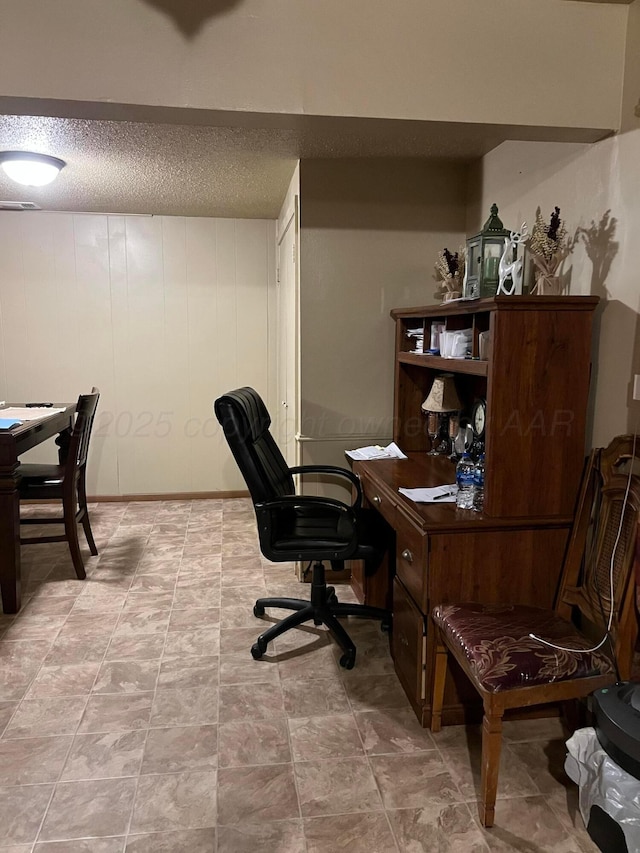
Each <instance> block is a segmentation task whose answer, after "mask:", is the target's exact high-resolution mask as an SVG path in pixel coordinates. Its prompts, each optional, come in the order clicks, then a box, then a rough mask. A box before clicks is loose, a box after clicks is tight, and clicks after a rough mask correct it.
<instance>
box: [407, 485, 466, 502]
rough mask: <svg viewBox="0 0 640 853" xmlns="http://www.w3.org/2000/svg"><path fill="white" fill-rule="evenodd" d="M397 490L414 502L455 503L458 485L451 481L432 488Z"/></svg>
mask: <svg viewBox="0 0 640 853" xmlns="http://www.w3.org/2000/svg"><path fill="white" fill-rule="evenodd" d="M398 491H399V492H400V494H401V495H404V496H405V497H407V498H409V500H411V501H415V503H422V504H431V503H434V502H435V503H439V504H451V503H455V500H456V493H457V491H458V487H457V486H456V484H455V483H451V484H446V485H444V486H434V487H433V488H432V489H427V488H425V489H398Z"/></svg>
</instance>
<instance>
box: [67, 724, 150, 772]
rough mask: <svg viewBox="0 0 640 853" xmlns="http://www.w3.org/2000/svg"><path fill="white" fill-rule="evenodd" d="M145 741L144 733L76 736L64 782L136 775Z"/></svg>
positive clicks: (68, 758)
mask: <svg viewBox="0 0 640 853" xmlns="http://www.w3.org/2000/svg"><path fill="white" fill-rule="evenodd" d="M145 739H146V732H144V731H133V732H104V733H101V734H88V735H76V737H75V739H74V741H73V746H72V747H71V751H70V752H69V755H68V757H67V761H66V763H65V765H64V769H63V771H62V776H61V780H62V781H63V782H71V781H74V780H78V779H109V778H113V777H119V776H136V775H137V774H138V772H139V770H140V764H141V762H142V753H143V750H144V744H145Z"/></svg>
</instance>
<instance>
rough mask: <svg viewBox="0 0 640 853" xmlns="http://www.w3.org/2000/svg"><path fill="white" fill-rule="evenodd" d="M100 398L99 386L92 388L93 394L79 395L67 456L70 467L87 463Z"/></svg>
mask: <svg viewBox="0 0 640 853" xmlns="http://www.w3.org/2000/svg"><path fill="white" fill-rule="evenodd" d="M99 399H100V392H99V390H98V389H97V388H92V390H91V394H81V395H80V396H79V397H78V404H77V406H76V421H75V424H74V426H73V434H72V436H71V442H70V444H69V455H68V457H67V464H68V466H69V468H70V469H73V470H79V469H80V468H83V467H84V466H85V465H86V464H87V455H88V453H89V439H90V438H91V428H92V427H93V419H94V417H95V414H96V409H97V407H98V400H99Z"/></svg>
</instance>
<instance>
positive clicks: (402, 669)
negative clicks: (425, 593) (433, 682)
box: [391, 578, 427, 705]
mask: <svg viewBox="0 0 640 853" xmlns="http://www.w3.org/2000/svg"><path fill="white" fill-rule="evenodd" d="M391 642H392V652H393V662H394V664H395V668H396V672H397V673H398V676H399V677H400V680H401V681H402V683H403V684H404V686H405V690H406V691H407V693H408V695H409V698H410V699H411V701H412V702H413V703H414V704H417V705H420V704H421V703H422V702H423V701H424V699H425V698H426V651H427V631H426V622H425V618H424V616H423V615H422V613H420V611H419V610H418V608H417V607H416V606H415V604H414V603H413V601H412V600H411V597H410V596H409V595H407V592H406V590H405V589H404V587H403V586H402V584H401V583H400V582H399V580H398V578H394V581H393V634H392V640H391Z"/></svg>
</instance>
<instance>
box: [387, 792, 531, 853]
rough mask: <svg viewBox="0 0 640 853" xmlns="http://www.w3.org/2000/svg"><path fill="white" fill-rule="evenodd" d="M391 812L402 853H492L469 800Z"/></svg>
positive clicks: (390, 818) (391, 820)
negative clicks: (469, 804) (454, 803)
mask: <svg viewBox="0 0 640 853" xmlns="http://www.w3.org/2000/svg"><path fill="white" fill-rule="evenodd" d="M471 808H475V805H473V804H472V806H471ZM387 816H388V818H389V822H390V824H391V828H392V830H393V833H394V835H395V837H396V840H397V842H398V847H399V848H400V853H434V851H442V853H488V850H489V847H488V846H487V843H486V841H485V840H484V838H483V834H482V831H481V830H480V827H479V826H477V825H476V823H475V822H474V821H473V819H472V816H471V811H470V809H469V806H468V805H467V804H465V803H459V804H456V805H428V806H425V807H423V808H418V809H415V808H413V809H406V808H405V809H397V810H393V811H389V812H387ZM523 849H526V848H523Z"/></svg>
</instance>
